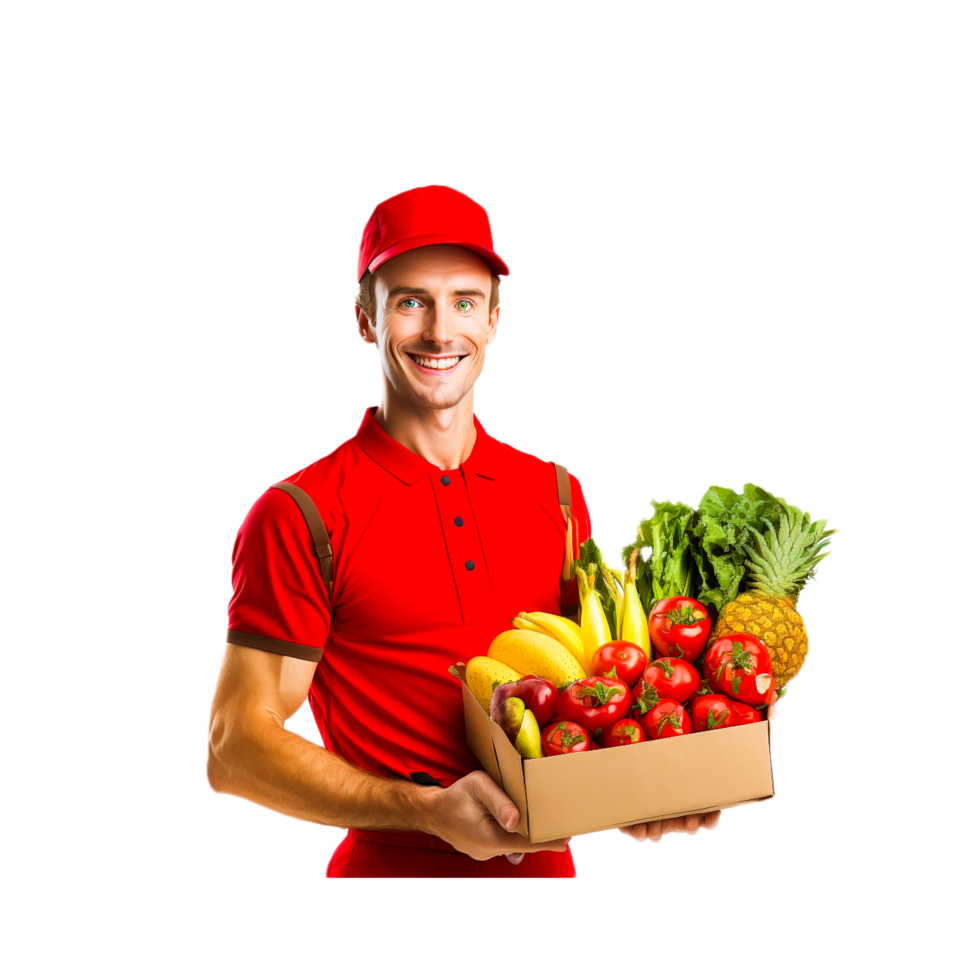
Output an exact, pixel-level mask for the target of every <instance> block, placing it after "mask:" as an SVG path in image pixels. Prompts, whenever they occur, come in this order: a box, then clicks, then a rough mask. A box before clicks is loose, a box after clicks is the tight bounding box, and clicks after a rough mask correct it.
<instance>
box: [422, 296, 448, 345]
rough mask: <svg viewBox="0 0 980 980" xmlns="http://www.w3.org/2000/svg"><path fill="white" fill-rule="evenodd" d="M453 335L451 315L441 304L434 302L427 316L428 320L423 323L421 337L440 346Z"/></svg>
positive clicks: (446, 342)
mask: <svg viewBox="0 0 980 980" xmlns="http://www.w3.org/2000/svg"><path fill="white" fill-rule="evenodd" d="M455 336H456V334H455V332H454V329H453V323H452V317H451V316H450V315H449V314H448V313H447V312H446V310H445V309H444V308H443V307H442V305H441V304H439V303H436V304H434V305H433V309H432V312H431V313H430V314H429V316H428V322H427V323H426V325H425V330H424V331H423V333H422V337H423V338H424V339H425V340H427V341H428V342H429V343H430V344H439V345H440V346H441V345H443V344H448V343H451V342H452V340H453V338H454V337H455Z"/></svg>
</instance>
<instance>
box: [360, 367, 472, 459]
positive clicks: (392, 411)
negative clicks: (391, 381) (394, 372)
mask: <svg viewBox="0 0 980 980" xmlns="http://www.w3.org/2000/svg"><path fill="white" fill-rule="evenodd" d="M374 418H375V421H376V422H377V423H378V425H380V426H381V428H382V429H384V431H385V432H387V433H388V435H389V436H391V438H392V439H394V440H395V442H398V443H401V445H403V446H404V447H405V448H406V449H409V450H411V451H412V452H413V453H415V455H416V456H421V457H422V459H424V460H426V461H427V462H429V463H432V465H433V466H438V467H439V469H441V470H455V469H457V468H458V467H459V465H460V464H461V463H463V462H465V460H466V457H467V456H469V454H470V453H471V452H472V451H473V446H474V445H475V444H476V426H475V425H474V424H473V389H472V388H471V389H470V390H469V391H468V392H467V393H466V395H465V397H464V398H463V400H462V401H461V402H459V404H457V405H454V406H453V407H452V408H440V409H425V408H419V407H418V406H417V405H413V404H411V403H410V402H406V401H404V400H402V399H400V398H398V397H397V395H395V394H394V393H393V392H392V391H391V390H390V389H389V388H388V386H387V385H385V392H384V395H383V396H382V399H381V404H380V405H379V406H378V410H377V411H376V412H375V413H374Z"/></svg>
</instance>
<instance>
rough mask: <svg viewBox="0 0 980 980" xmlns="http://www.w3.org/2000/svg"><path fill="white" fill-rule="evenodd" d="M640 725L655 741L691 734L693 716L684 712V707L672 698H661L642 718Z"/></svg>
mask: <svg viewBox="0 0 980 980" xmlns="http://www.w3.org/2000/svg"><path fill="white" fill-rule="evenodd" d="M640 724H641V725H642V726H643V728H644V730H645V731H646V733H647V735H649V736H650V738H654V739H656V738H670V737H671V736H674V735H690V734H691V716H690V715H689V714H688V713H687V712H686V711H685V710H684V705H682V704H680V703H679V702H677V701H674V700H673V699H671V698H661V699H660V701H658V702H657V704H655V705H654V706H653V707H652V708H651V709H650V710H649V711H648V712H646V713H645V714H643V715H641V716H640Z"/></svg>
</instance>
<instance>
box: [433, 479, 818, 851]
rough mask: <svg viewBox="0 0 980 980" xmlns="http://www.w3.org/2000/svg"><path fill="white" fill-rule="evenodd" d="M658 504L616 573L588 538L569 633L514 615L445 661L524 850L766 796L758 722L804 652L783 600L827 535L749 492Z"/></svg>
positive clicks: (794, 593) (766, 763) (557, 622)
mask: <svg viewBox="0 0 980 980" xmlns="http://www.w3.org/2000/svg"><path fill="white" fill-rule="evenodd" d="M654 508H655V510H654V515H653V517H652V518H650V519H648V520H646V521H643V522H641V524H640V526H639V528H638V536H637V539H636V541H634V542H632V543H631V544H630V545H627V546H626V547H625V548H624V549H623V558H624V561H625V562H626V568H625V569H623V570H616V569H612V568H610V567H608V566H607V565H606V564H605V563H604V562H603V560H602V555H601V553H600V552H599V550H598V548H597V547H596V545H595V543H594V542H593V541H591V540H590V541H587V542H585V543H584V544H583V545H582V546H581V550H580V552H579V553H577V554H576V555H574V556H573V557H574V561H570V562H569V563H568V564H569V567H571V568H573V570H574V574H575V575H576V577H577V579H578V583H579V598H580V603H581V613H580V621H579V622H574V621H572V620H569V619H565V618H563V617H561V616H556V615H553V614H550V613H544V612H531V613H526V612H522V613H520V614H519V615H518V616H515V617H514V619H513V622H512V626H513V627H514V628H513V629H511V630H506V631H504V632H503V633H501V634H499V635H498V636H497V637H495V638H494V640H493V642H492V643H491V644H490V648H489V649H488V650H487V653H486V656H477V657H473V658H471V659H470V660H469V661H468V662H466V663H459V664H456V665H455V666H454V667H451V668H450V670H451V672H452V673H453V674H454V675H455V676H457V677H459V678H460V680H461V681H463V692H462V696H463V712H464V717H465V721H466V733H467V740H468V742H469V745H470V748H471V749H472V750H473V752H474V754H475V755H476V757H477V758H478V759H479V760H480V762H481V764H482V765H483V767H484V769H485V770H486V771H487V772H488V773H489V774H490V775H491V776H492V777H493V778H494V779H495V780H496V782H497V783H498V785H499V786H500V787H501V788H502V789H503V790H504V791H505V792H506V793H507V795H508V796H509V797H510V798H511V799H512V800H513V801H514V803H515V805H516V806H517V808H518V810H519V811H520V814H521V820H520V823H519V825H518V827H517V830H518V831H519V832H520V833H522V834H524V835H525V836H527V837H528V838H530V840H532V841H535V842H537V841H546V840H554V839H556V838H559V837H569V836H576V835H579V834H587V833H591V832H593V831H598V830H606V829H609V828H613V827H623V826H627V825H629V824H634V823H641V822H646V821H650V820H659V819H663V818H666V817H674V816H680V815H683V814H688V813H698V812H704V811H708V810H715V809H722V808H725V807H731V806H736V805H739V804H741V803H747V802H752V801H758V800H764V799H768V798H769V797H771V796H772V795H773V781H772V766H771V761H770V753H769V735H770V724H769V718H768V714H769V710H770V708H771V706H772V705H773V704H774V703H775V701H776V699H777V698H779V697H781V696H782V695H783V694H784V693H785V686H786V684H787V683H788V681H789V680H790V679H791V678H793V677H794V676H795V675H796V674H797V673H798V671H799V669H800V667H801V666H802V664H803V660H804V658H805V657H806V653H807V648H808V640H807V636H806V631H805V629H804V627H803V620H802V619H801V618H800V615H799V613H798V612H797V610H796V601H797V599H798V597H799V593H800V590H801V588H802V586H803V583H804V582H805V580H806V579H807V578H809V577H810V576H812V574H813V569H814V567H815V566H816V564H817V563H818V562H819V561H820V560H821V559H822V558H823V557H824V556H825V554H826V552H825V551H824V550H823V549H824V547H825V545H826V543H827V539H828V538H829V536H830V534H832V533H833V532H832V531H826V530H825V522H824V521H817V522H811V521H810V518H809V515H808V514H804V513H803V512H801V511H800V510H798V509H797V508H794V507H790V506H788V505H787V504H786V502H785V501H784V500H782V499H781V498H778V497H773V496H772V495H771V494H768V493H766V491H764V490H762V489H761V488H759V487H755V486H752V485H751V484H747V485H746V487H745V488H744V490H743V493H741V494H737V493H735V492H734V491H731V490H726V489H724V488H720V487H712V488H711V489H710V490H709V491H708V493H707V494H705V496H704V498H703V499H702V501H701V504H700V506H699V508H698V509H697V510H693V509H692V508H690V507H686V506H685V505H683V504H661V503H657V502H654ZM595 750H601V751H595Z"/></svg>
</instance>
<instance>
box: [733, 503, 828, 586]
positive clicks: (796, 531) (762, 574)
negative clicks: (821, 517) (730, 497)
mask: <svg viewBox="0 0 980 980" xmlns="http://www.w3.org/2000/svg"><path fill="white" fill-rule="evenodd" d="M779 508H780V513H779V526H778V528H777V527H776V526H775V525H774V524H773V522H772V521H771V520H770V519H769V518H768V517H764V518H763V524H764V525H765V527H766V533H765V534H763V533H762V532H761V531H759V530H757V529H756V528H752V534H753V536H754V539H755V547H754V548H753V547H752V546H751V545H747V546H746V548H745V552H746V565H747V566H748V567H749V569H750V570H751V573H752V574H751V576H750V584H752V585H755V584H758V585H759V586H760V587H762V589H763V591H765V592H767V593H769V594H771V595H775V596H788V597H789V598H790V599H793V600H794V601H795V600H796V598H797V597H798V596H799V594H800V590H801V589H802V588H803V584H804V582H806V580H807V578H809V577H811V576H812V575H813V570H814V568H815V567H816V565H817V564H818V563H819V562H820V561H822V560H823V559H824V558H826V557H827V555H829V554H830V552H829V551H824V550H823V549H824V548H825V547H826V546H827V544H828V543H829V538H830V536H831V535H832V534H835V533H836V532H835V531H827V530H825V528H826V526H827V522H826V521H815V522H813V523H811V521H810V515H809V514H805V513H803V511H801V510H800V509H799V507H792V506H790V505H788V504H786V503H784V502H783V501H782V500H780V501H779Z"/></svg>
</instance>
